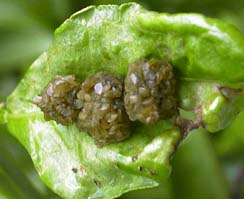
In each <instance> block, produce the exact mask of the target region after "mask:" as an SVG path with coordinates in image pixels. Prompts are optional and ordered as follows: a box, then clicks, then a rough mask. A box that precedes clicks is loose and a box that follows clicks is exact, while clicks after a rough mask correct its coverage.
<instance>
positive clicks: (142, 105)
mask: <svg viewBox="0 0 244 199" xmlns="http://www.w3.org/2000/svg"><path fill="white" fill-rule="evenodd" d="M175 84H176V81H175V79H174V74H173V67H172V66H171V65H170V64H164V63H163V62H162V61H160V60H156V59H151V60H141V61H138V62H136V63H134V64H131V65H130V66H129V69H128V73H127V76H126V78H125V98H124V101H125V107H126V111H127V113H128V115H129V117H130V120H132V121H135V120H139V121H140V122H143V123H146V124H154V123H156V122H158V121H159V119H166V118H169V117H171V116H173V115H174V114H176V110H177V109H176V97H175V90H176V89H175V86H176V85H175Z"/></svg>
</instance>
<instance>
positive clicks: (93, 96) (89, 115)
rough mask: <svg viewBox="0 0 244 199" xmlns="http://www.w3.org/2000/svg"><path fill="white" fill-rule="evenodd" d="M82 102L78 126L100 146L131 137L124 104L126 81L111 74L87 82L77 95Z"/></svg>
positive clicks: (100, 74)
mask: <svg viewBox="0 0 244 199" xmlns="http://www.w3.org/2000/svg"><path fill="white" fill-rule="evenodd" d="M77 97H78V100H80V101H81V102H82V103H83V108H82V109H81V112H80V113H79V116H78V120H77V124H78V127H79V128H80V129H81V130H87V131H88V132H89V133H90V134H91V135H92V137H94V138H95V141H96V143H97V144H98V145H104V144H107V143H112V142H119V141H121V140H124V139H125V138H126V137H128V135H129V131H128V128H129V118H128V116H127V114H126V112H125V108H124V104H123V80H122V78H120V77H118V76H115V75H113V74H109V73H103V72H100V73H97V74H95V75H94V76H91V77H89V78H88V79H86V80H85V81H84V82H83V83H82V85H81V89H80V91H79V92H78V94H77Z"/></svg>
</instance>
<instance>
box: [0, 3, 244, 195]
mask: <svg viewBox="0 0 244 199" xmlns="http://www.w3.org/2000/svg"><path fill="white" fill-rule="evenodd" d="M125 2H128V1H127V0H117V1H115V0H91V1H88V0H84V1H83V0H42V1H37V0H0V44H1V45H0V100H1V101H3V100H4V99H5V97H6V96H7V95H8V94H9V93H10V92H11V91H12V90H13V89H14V87H15V86H16V84H17V83H18V81H19V79H20V77H21V76H22V75H23V73H24V72H25V70H26V68H27V67H28V66H29V65H30V64H31V63H32V61H33V60H34V59H35V58H36V57H37V56H38V55H39V54H40V53H41V52H42V51H44V50H45V49H46V48H47V47H48V45H49V44H50V42H51V41H52V37H53V36H52V34H53V31H54V29H55V28H57V27H58V26H59V25H60V24H61V23H62V22H63V21H64V19H66V18H67V17H69V16H70V15H71V14H72V13H74V12H75V11H77V10H80V9H81V8H83V7H85V6H88V5H92V4H97V5H98V4H108V3H113V4H121V3H125ZM136 2H139V3H141V4H142V5H143V6H144V7H146V8H148V9H151V10H155V11H161V12H162V11H165V12H171V13H175V12H194V13H196V12H199V13H202V14H205V15H207V16H210V17H217V18H220V19H223V20H225V21H227V22H229V23H232V24H234V25H236V26H237V27H238V28H239V29H240V30H241V31H242V32H244V23H243V21H244V1H242V0H232V1H229V0H205V1H200V0H196V1H193V0H150V1H149V0H144V1H136ZM243 115H244V114H243V113H242V114H241V115H240V116H239V117H238V118H237V121H236V122H235V123H234V124H233V125H232V126H230V127H229V128H227V129H226V130H224V132H220V133H218V134H216V135H214V136H213V137H212V138H211V139H209V138H208V137H207V136H205V135H201V136H200V137H204V138H203V139H202V140H201V139H197V138H191V137H189V138H187V140H186V142H185V143H184V145H182V147H181V148H180V149H179V151H178V152H177V153H178V154H177V155H176V156H175V157H174V161H173V166H174V168H173V169H175V172H173V175H172V179H170V182H167V183H166V185H162V186H161V187H160V188H158V189H152V190H143V191H136V192H134V193H133V192H132V193H129V194H127V195H125V196H123V198H128V199H129V198H145V199H146V198H150V199H151V198H154V199H156V198H158V199H163V198H164V199H173V198H175V197H176V196H178V198H179V196H182V198H184V197H185V196H189V199H191V197H192V196H191V195H190V193H189V192H188V193H187V191H191V189H193V188H192V187H191V186H192V184H191V183H195V182H196V180H198V179H199V178H201V177H200V176H201V175H204V179H209V181H212V180H213V182H219V180H220V179H222V177H223V176H222V177H220V178H219V179H215V180H216V181H215V180H214V178H218V176H220V175H221V167H222V168H224V171H225V173H226V176H227V177H228V180H229V188H231V189H232V192H233V195H236V196H238V197H239V198H241V197H242V198H244V180H243V174H242V173H243V170H244V169H243V165H244V160H243V159H244V155H243V154H244V144H243V143H244V141H243V140H244V122H243V120H244V116H243ZM196 133H197V132H195V134H196ZM192 137H194V136H192ZM188 139H189V142H188ZM192 139H194V140H195V141H194V143H195V142H198V143H199V144H196V145H195V144H194V143H192V144H191V143H190V140H192ZM212 140H213V142H211V141H212ZM187 145H189V146H187ZM213 146H214V147H215V148H216V151H217V154H216V153H214V151H213V150H212V147H213ZM208 147H210V148H211V149H209V148H208ZM188 150H191V151H192V153H191V154H188V153H186V151H188ZM209 150H210V151H211V155H210V156H211V157H210V158H209V157H207V156H205V155H206V154H207V153H208V152H209ZM184 151H185V152H184ZM198 151H200V152H201V153H199V155H198ZM203 154H205V155H203ZM201 155H203V156H201ZM198 156H199V159H198V158H197V157H198ZM191 157H192V158H191ZM194 157H195V158H194ZM205 158H208V160H209V159H210V163H209V165H206V164H207V162H204V161H206V160H205ZM219 158H221V159H220V160H219ZM201 161H202V162H204V165H205V167H204V170H203V173H204V174H202V172H201V171H202V170H201V169H202V168H195V166H196V165H198V164H200V163H201ZM181 164H182V165H185V166H181ZM186 165H188V166H189V165H190V166H191V167H193V168H195V169H196V170H195V171H194V172H193V173H192V172H191V170H184V169H182V170H181V168H182V167H183V168H185V169H186ZM211 165H212V166H211ZM214 165H215V166H214ZM216 165H217V166H216ZM211 169H212V170H211ZM184 171H185V173H184ZM186 172H188V173H189V175H186ZM197 172H198V173H197ZM215 172H216V173H215ZM191 173H192V175H191ZM183 178H184V179H183ZM0 181H1V182H6V183H0V198H1V197H2V198H10V199H12V198H21V197H22V198H38V197H39V196H41V197H40V198H42V197H47V198H53V197H55V196H51V195H49V194H50V192H49V191H47V189H46V188H45V186H44V185H43V184H42V183H41V181H40V180H39V178H38V176H37V174H36V173H35V170H34V168H33V165H32V163H31V160H30V158H29V157H28V155H27V153H26V151H25V150H24V149H23V148H22V146H20V144H19V143H18V142H17V141H16V140H15V139H13V138H12V137H11V136H10V135H8V134H7V133H6V130H5V129H3V128H1V131H0ZM198 182H199V181H198ZM204 182H206V180H203V182H202V183H203V184H199V185H197V184H193V185H195V186H194V187H197V186H200V185H201V187H205V186H206V188H207V187H208V186H209V184H204ZM200 183H201V181H200ZM206 183H208V182H206ZM176 185H177V186H183V187H184V189H183V188H182V189H180V188H179V187H176ZM224 187H225V186H224V185H223V188H224ZM216 189H217V191H218V190H219V189H220V188H216ZM211 190H212V189H211ZM211 190H210V191H211ZM176 191H177V195H175V194H172V193H176ZM196 191H197V188H196ZM207 192H208V190H207V189H204V191H203V190H201V192H199V198H201V196H202V198H204V196H205V195H204V193H205V194H206V195H208V196H209V194H211V193H210V192H209V193H207ZM15 193H16V195H15ZM196 193H197V192H194V194H196ZM224 193H225V190H223V192H222V193H219V194H224ZM201 194H202V195H201ZM216 194H217V193H216ZM241 194H242V195H241ZM183 196H184V197H183ZM194 196H195V198H196V195H194ZM238 197H236V198H238ZM178 198H177V199H178ZM195 198H194V199H195ZM175 199H176V198H175Z"/></svg>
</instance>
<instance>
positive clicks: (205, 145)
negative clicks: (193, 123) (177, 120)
mask: <svg viewBox="0 0 244 199" xmlns="http://www.w3.org/2000/svg"><path fill="white" fill-rule="evenodd" d="M172 164H173V172H172V184H173V193H174V198H181V199H190V198H192V199H193V198H221V199H228V198H230V190H229V187H228V184H227V179H226V178H225V177H224V173H223V170H222V168H221V167H220V162H219V161H218V159H217V156H216V154H215V151H214V149H213V146H212V143H211V142H210V140H209V138H208V134H207V132H206V131H204V130H197V131H195V132H192V133H191V134H190V135H189V137H187V139H185V140H184V142H182V144H181V146H180V147H179V150H178V151H177V153H176V155H175V157H174V160H173V161H172Z"/></svg>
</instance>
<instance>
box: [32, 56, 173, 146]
mask: <svg viewBox="0 0 244 199" xmlns="http://www.w3.org/2000/svg"><path fill="white" fill-rule="evenodd" d="M175 83H176V81H175V79H174V74H173V68H172V66H171V65H169V64H164V63H163V62H162V61H160V60H156V59H150V60H146V59H143V60H141V61H137V62H136V63H134V64H131V65H130V66H129V69H128V73H127V76H126V78H125V86H124V82H123V79H122V78H121V77H119V76H116V75H114V74H111V73H105V72H98V73H96V74H95V75H93V76H91V77H89V78H87V79H86V80H85V81H84V82H83V83H82V84H81V86H79V83H77V82H76V81H75V78H74V77H73V76H64V77H62V76H57V77H56V78H55V79H54V80H52V81H51V82H50V83H49V84H48V86H47V87H46V88H45V89H44V90H43V91H42V95H41V96H38V97H37V98H35V100H34V102H35V103H36V104H37V105H38V106H39V107H40V108H41V109H42V111H43V112H44V115H45V119H46V120H51V119H53V120H55V121H57V122H58V123H61V124H65V125H67V124H71V123H73V122H76V123H77V125H78V127H79V129H80V130H81V131H86V132H88V133H89V134H90V135H91V136H92V137H93V138H94V139H95V142H96V144H97V145H99V146H103V145H106V144H109V143H113V142H119V141H122V140H124V139H125V138H127V137H128V136H129V125H130V120H131V121H135V120H138V121H140V122H142V123H145V124H155V123H157V122H158V121H159V120H160V119H168V118H170V117H172V116H173V115H176V113H177V106H176V98H175V86H176V85H175ZM124 89H125V91H124ZM78 112H79V114H78ZM127 114H128V115H127ZM128 116H129V117H128ZM129 119H130V120H129Z"/></svg>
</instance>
